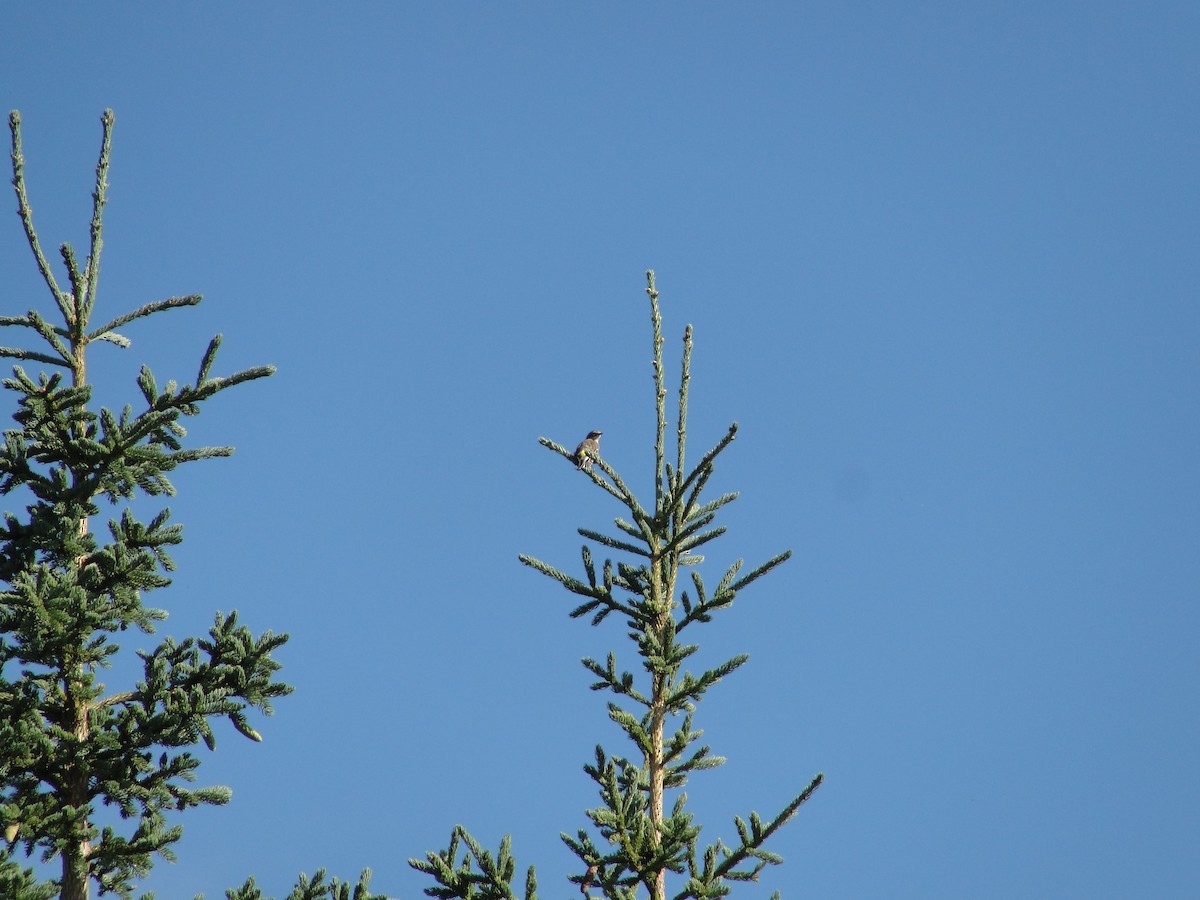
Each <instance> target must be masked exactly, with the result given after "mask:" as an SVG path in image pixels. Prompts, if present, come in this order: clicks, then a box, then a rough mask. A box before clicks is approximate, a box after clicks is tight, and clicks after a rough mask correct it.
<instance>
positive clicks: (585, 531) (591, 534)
mask: <svg viewBox="0 0 1200 900" xmlns="http://www.w3.org/2000/svg"><path fill="white" fill-rule="evenodd" d="M576 530H577V531H578V532H579V534H580V535H582V536H583V537H585V538H588V539H589V540H592V541H595V542H596V543H598V544H603V545H604V546H606V547H612V548H613V549H614V550H624V551H625V552H626V553H632V554H634V555H635V556H644V557H646V558H647V559H648V558H649V557H650V551H649V550H646V549H645V548H643V547H638V546H635V545H634V544H627V543H625V541H622V540H618V539H617V538H614V537H609V536H608V535H607V534H601V533H600V532H599V531H592V530H591V529H590V528H578V529H576Z"/></svg>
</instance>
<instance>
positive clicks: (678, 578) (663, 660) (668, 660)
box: [409, 271, 823, 900]
mask: <svg viewBox="0 0 1200 900" xmlns="http://www.w3.org/2000/svg"><path fill="white" fill-rule="evenodd" d="M646 274H647V281H648V286H647V288H646V293H647V294H648V295H649V297H650V313H651V316H650V318H651V326H652V331H653V341H654V362H653V367H654V389H655V407H656V413H657V432H656V440H655V447H654V453H655V460H654V473H655V482H654V484H655V491H654V502H653V504H652V505H649V504H644V503H643V502H642V501H641V500H639V499H638V498H637V497H635V496H634V494H633V492H632V491H631V490H630V489H629V488H628V487H627V486H626V484H625V481H624V480H623V479H622V478H621V476H620V474H619V473H618V472H617V471H616V469H615V468H614V467H613V466H612V465H611V464H610V463H609V462H608V461H607V460H605V459H604V458H603V457H601V456H600V455H599V454H598V453H596V452H593V451H591V450H589V449H587V448H584V447H582V446H581V448H580V450H579V454H580V457H582V458H579V457H577V456H576V453H575V452H572V451H571V450H568V449H567V448H566V447H564V446H562V445H560V444H557V443H555V442H554V441H552V440H549V439H547V438H544V437H543V438H540V439H539V443H541V444H542V445H543V446H544V447H547V448H548V449H549V450H551V451H552V452H554V453H557V454H558V455H559V456H561V457H563V458H564V459H565V460H566V461H567V462H569V463H571V464H572V465H573V466H575V467H576V468H577V469H578V470H579V471H580V472H581V473H582V475H583V476H584V477H587V478H590V479H591V481H592V482H593V483H594V484H595V485H596V486H597V487H598V488H599V489H601V490H603V491H606V492H607V493H608V494H610V495H611V496H612V497H613V498H614V499H615V500H616V501H617V502H618V503H619V504H620V505H621V506H623V507H624V508H625V510H627V514H626V515H622V516H618V517H617V518H616V520H615V522H614V524H615V526H616V529H617V532H618V533H617V534H615V535H613V534H606V533H603V532H599V531H594V530H592V529H589V528H580V529H579V534H580V535H582V536H583V537H584V538H585V539H586V540H588V541H592V542H594V543H595V544H598V545H600V546H602V547H605V548H607V550H608V551H614V552H615V553H616V554H619V555H618V556H617V558H616V560H615V561H614V560H613V559H605V561H604V563H603V565H602V566H601V567H600V568H599V569H597V566H596V562H595V560H594V558H593V556H592V550H591V548H590V546H589V545H588V544H584V546H583V551H582V555H583V572H584V577H583V578H578V577H576V576H573V575H570V574H567V573H566V572H564V571H562V570H560V569H558V568H556V567H554V566H552V565H550V564H548V563H545V562H542V561H541V560H539V559H536V558H534V557H532V556H526V555H521V556H520V557H519V558H520V561H521V562H522V563H524V564H525V565H526V566H529V567H531V568H533V569H534V570H536V571H538V572H540V573H542V574H543V575H546V576H547V577H549V578H552V579H553V580H555V581H557V582H559V583H560V584H561V585H562V586H563V587H565V588H566V589H567V590H568V591H570V592H571V593H572V594H575V595H577V596H579V597H580V598H582V602H580V603H579V604H578V605H577V606H575V607H574V608H573V609H572V610H571V612H570V615H571V617H572V618H581V617H590V621H591V623H592V625H600V624H601V623H602V622H603V621H604V620H605V619H607V618H608V617H609V616H610V615H613V614H616V617H617V618H618V619H623V620H624V622H625V625H626V627H627V628H628V636H629V638H630V640H631V641H632V643H633V648H634V651H635V652H636V654H637V656H638V657H639V658H640V666H639V667H638V668H640V669H641V670H642V672H643V673H644V674H642V675H641V676H640V677H639V676H635V675H634V673H633V671H630V670H629V669H626V668H623V667H622V666H621V665H620V664H619V663H618V661H617V656H616V654H615V653H609V654H608V656H607V658H606V659H605V660H604V661H603V662H601V661H599V660H596V659H592V658H590V657H589V658H585V659H583V665H584V667H585V668H586V669H587V670H588V671H589V672H590V673H591V674H592V675H593V676H594V677H595V679H596V680H595V682H594V683H593V684H592V689H593V690H599V691H608V692H609V693H611V694H612V695H613V696H614V697H616V698H618V699H617V700H614V701H610V703H609V704H608V715H609V717H610V718H611V719H612V721H613V722H615V723H616V724H617V726H618V727H619V728H620V729H621V731H622V732H624V735H625V738H626V739H627V740H628V742H629V744H631V745H632V750H631V751H627V755H622V754H616V753H611V752H609V751H608V750H605V749H604V748H603V747H602V746H597V747H596V752H595V759H594V760H593V761H591V762H589V763H588V764H587V765H585V766H584V771H585V772H586V773H587V775H588V776H589V777H590V778H591V779H592V780H593V781H594V782H595V783H596V787H597V789H598V792H599V795H600V805H599V806H597V807H595V808H594V809H590V810H588V811H587V813H586V815H587V818H588V819H589V820H590V822H591V826H592V830H591V831H589V830H588V829H586V828H580V829H579V830H578V831H577V832H576V834H574V835H569V834H565V833H564V834H563V835H562V839H563V841H564V842H565V843H566V844H567V846H569V847H570V848H571V850H572V851H573V852H574V853H575V855H576V856H577V857H578V858H579V864H580V867H581V869H582V871H581V872H580V873H579V874H575V875H572V876H570V881H571V882H573V883H575V884H577V885H579V889H580V891H581V892H582V893H583V895H584V896H585V897H593V896H600V897H605V898H608V900H634V898H637V897H640V896H643V895H642V894H641V893H640V892H641V891H642V890H643V889H644V890H645V892H646V893H645V896H648V897H649V898H650V900H666V898H668V897H671V898H673V900H686V898H694V900H710V898H716V897H724V896H726V895H728V894H729V893H730V892H731V890H732V888H733V885H734V884H736V883H738V882H746V881H756V880H757V879H758V875H759V873H760V872H761V871H762V870H763V869H764V868H765V867H766V866H768V865H774V864H778V863H780V862H781V859H780V857H779V856H778V855H777V854H775V853H772V852H771V851H769V850H767V849H765V847H764V845H765V844H766V842H767V840H768V839H769V838H770V837H771V836H772V835H773V834H774V833H775V832H776V831H777V830H778V829H779V828H780V827H781V826H782V825H783V824H784V823H785V822H787V821H788V820H789V819H791V818H792V817H793V816H794V815H795V814H796V812H797V811H798V810H799V808H800V806H801V805H802V804H803V803H804V802H805V801H806V800H808V798H809V797H810V796H811V795H812V793H813V792H814V791H815V790H816V789H817V787H818V786H819V785H820V784H821V781H822V778H823V776H822V775H817V776H816V777H815V778H813V779H812V780H811V781H810V782H809V784H808V785H807V787H805V788H804V790H803V791H801V792H800V793H799V794H798V795H797V796H796V797H795V798H794V799H793V800H792V801H791V802H789V803H788V804H787V805H786V806H784V808H783V809H782V810H781V811H780V812H779V813H778V814H777V815H775V816H774V817H772V818H771V819H770V820H769V821H768V820H763V819H762V818H761V817H759V816H758V814H756V813H750V814H749V817H748V818H742V817H741V816H737V817H735V818H734V828H735V830H736V833H737V838H736V840H732V841H730V842H726V841H724V840H723V839H721V838H717V839H716V840H714V841H712V842H710V843H707V844H704V845H702V844H701V841H700V833H701V826H700V825H699V824H697V823H696V822H695V821H694V820H693V818H692V815H691V814H690V813H689V812H688V810H687V797H686V794H684V793H683V788H684V787H685V785H686V784H687V782H688V779H689V777H690V776H691V775H692V774H693V773H697V772H700V771H701V770H704V769H709V768H713V767H715V766H719V765H721V764H722V763H723V762H724V759H723V758H722V757H719V756H714V755H712V754H711V752H710V748H709V747H708V745H707V744H700V743H699V741H700V737H701V734H702V732H701V731H700V730H699V729H697V728H695V727H694V725H693V717H694V713H695V711H696V707H697V704H699V703H700V701H701V700H703V699H704V698H705V695H706V692H707V691H708V689H709V688H711V687H712V686H713V685H715V684H716V683H717V682H718V681H720V680H721V679H722V678H724V677H725V676H727V675H729V674H731V673H732V672H734V671H735V670H736V669H737V668H738V667H739V666H741V665H742V664H743V663H745V662H746V660H747V658H748V657H747V656H746V655H745V654H740V655H738V656H735V657H733V658H732V659H729V660H727V661H726V662H724V663H722V664H720V665H718V666H716V667H714V668H712V669H709V670H707V671H704V672H702V673H700V674H699V675H693V674H692V673H691V672H689V671H687V670H686V669H685V668H684V665H685V663H686V662H687V660H688V658H689V657H691V656H692V655H693V654H694V653H695V652H696V651H697V649H698V646H697V645H696V644H688V643H683V642H682V641H681V636H682V635H683V633H684V632H685V631H687V636H688V637H690V636H691V634H692V631H693V630H694V629H695V628H697V627H698V626H700V625H704V624H707V623H709V622H711V621H712V620H713V617H714V616H715V615H716V614H718V613H724V612H725V611H727V610H728V609H729V607H730V606H731V605H732V604H733V600H734V598H735V596H736V595H737V594H738V593H739V592H740V591H742V590H743V589H744V588H746V587H748V586H749V585H750V584H752V583H753V582H755V581H757V580H758V579H759V578H761V577H762V576H763V575H765V574H767V573H768V572H770V571H771V570H772V569H774V568H775V567H776V566H778V565H780V564H781V563H783V562H784V561H785V560H787V559H788V557H789V556H791V551H785V552H783V553H780V554H779V555H777V556H774V557H772V558H771V559H769V560H767V561H766V562H765V563H762V564H761V565H759V566H757V567H755V568H753V569H751V570H750V571H749V572H747V573H746V574H741V572H742V561H741V560H738V561H737V562H735V563H733V565H731V566H730V567H729V568H728V570H726V571H725V573H724V575H723V576H722V577H721V579H720V581H719V582H718V583H717V585H716V587H715V588H710V587H709V586H708V585H706V584H705V581H704V579H703V578H702V577H701V574H700V570H699V568H698V566H699V565H700V563H702V562H703V559H704V558H703V556H702V555H701V554H699V553H698V552H697V551H698V550H699V549H700V548H701V547H703V546H704V545H706V544H708V543H709V542H710V541H712V540H714V539H716V538H718V537H720V536H721V535H722V534H723V533H724V531H725V529H724V527H723V526H720V525H714V524H713V523H714V521H715V520H716V516H717V513H718V511H719V510H720V509H721V508H722V507H724V506H726V505H727V504H729V503H731V502H732V501H733V500H734V499H736V498H737V494H736V493H726V494H721V495H720V496H717V497H714V498H713V499H711V500H707V499H703V498H702V494H703V492H704V490H705V488H706V487H708V483H709V480H710V478H711V477H712V474H713V469H714V465H715V463H716V460H717V457H718V456H719V455H720V454H721V453H722V452H724V451H725V450H726V449H727V448H728V447H729V445H730V444H731V443H732V442H733V440H734V437H735V436H736V435H737V424H736V423H734V424H733V425H731V426H730V428H729V430H728V431H727V432H726V434H725V436H724V437H723V438H721V440H720V441H718V442H717V444H716V446H715V447H713V448H712V449H711V450H709V451H708V452H706V453H705V454H704V455H703V456H702V457H701V458H700V461H699V462H698V463H697V464H696V465H695V466H693V467H692V468H691V469H689V468H688V467H687V465H686V461H685V453H684V451H685V448H686V438H687V409H688V386H689V382H690V380H691V374H690V362H691V352H692V329H691V326H690V325H689V326H688V327H687V328H686V329H685V331H684V337H683V363H682V377H681V379H680V384H679V403H678V407H679V409H678V418H677V426H676V433H675V441H674V448H673V449H674V461H673V462H672V461H671V460H669V459H668V445H667V417H666V397H667V387H666V381H665V371H664V367H663V352H662V350H663V337H662V317H661V314H660V310H659V304H658V291H657V290H656V289H655V285H654V273H653V272H652V271H651V272H647V273H646ZM589 463H590V464H589ZM668 724H669V725H670V728H668ZM669 798H671V799H672V802H671V808H670V810H669V812H668V811H667V806H666V804H667V802H668V799H669ZM596 835H598V836H599V838H600V840H597V839H596ZM409 864H410V865H411V866H412V867H413V868H415V869H417V870H419V871H421V872H424V873H427V874H428V875H430V876H431V877H432V878H433V880H434V881H435V882H436V886H434V887H430V888H426V890H425V893H426V894H428V895H430V896H433V897H441V898H477V900H515V898H516V897H517V896H519V895H518V894H517V893H516V892H515V890H514V888H513V884H512V882H513V878H514V877H515V875H516V861H515V859H514V857H513V854H512V845H511V840H510V838H509V837H505V838H504V840H503V841H502V842H501V844H500V847H499V849H498V851H497V852H495V853H493V852H492V851H490V850H487V849H485V848H484V847H482V846H481V845H480V844H479V843H478V842H477V841H476V840H475V839H474V838H473V837H472V836H471V834H470V833H469V832H468V831H467V830H466V829H465V828H463V827H462V826H461V825H458V826H455V828H454V829H453V830H452V832H451V836H450V843H449V846H448V848H447V849H446V850H443V851H437V852H429V853H427V854H426V856H425V859H411V860H409ZM668 874H671V875H672V876H674V883H673V885H672V886H671V887H668ZM523 896H524V898H525V900H535V898H536V896H537V880H536V877H535V872H534V867H532V866H530V867H529V868H528V869H527V870H526V873H525V884H524V888H523ZM775 896H776V897H778V896H779V895H778V892H776V894H775Z"/></svg>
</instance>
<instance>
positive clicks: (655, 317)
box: [646, 269, 667, 518]
mask: <svg viewBox="0 0 1200 900" xmlns="http://www.w3.org/2000/svg"><path fill="white" fill-rule="evenodd" d="M646 293H647V294H648V295H649V296H650V327H651V334H652V340H653V352H654V356H653V358H652V360H653V366H654V409H655V413H656V415H655V430H654V516H655V518H657V517H658V516H661V515H662V513H663V486H662V477H661V476H662V472H663V460H664V458H665V452H664V450H665V448H664V444H665V442H666V434H667V412H666V406H665V401H666V397H667V385H666V382H665V380H664V379H665V376H666V373H665V372H664V371H663V354H662V348H663V336H662V314H661V313H660V312H659V309H658V291H657V290H656V289H655V287H654V270H653V269H647V270H646Z"/></svg>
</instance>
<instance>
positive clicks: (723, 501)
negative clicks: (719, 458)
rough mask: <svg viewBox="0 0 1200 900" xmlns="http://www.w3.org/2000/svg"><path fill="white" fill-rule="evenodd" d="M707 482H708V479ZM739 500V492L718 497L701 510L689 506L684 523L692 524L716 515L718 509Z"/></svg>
mask: <svg viewBox="0 0 1200 900" xmlns="http://www.w3.org/2000/svg"><path fill="white" fill-rule="evenodd" d="M705 480H707V478H706V479H705ZM737 498H738V492H737V491H731V492H730V493H728V494H722V495H721V496H720V497H717V498H716V499H715V500H710V501H709V502H708V503H705V504H704V505H703V506H701V507H700V508H699V509H693V508H692V504H689V505H688V508H687V511H686V512H685V513H684V516H683V521H685V522H687V523H688V524H690V523H691V522H693V521H695V520H696V519H699V518H701V517H704V516H710V515H712V514H713V513H715V512H716V511H717V510H718V509H720V508H721V507H723V506H726V505H728V504H730V503H732V502H733V501H734V500H736V499H737Z"/></svg>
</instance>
